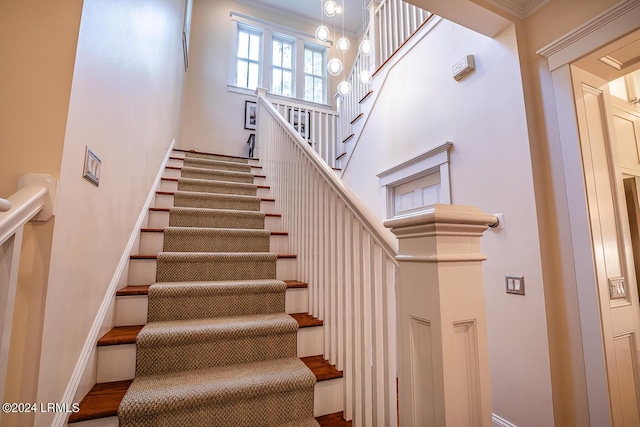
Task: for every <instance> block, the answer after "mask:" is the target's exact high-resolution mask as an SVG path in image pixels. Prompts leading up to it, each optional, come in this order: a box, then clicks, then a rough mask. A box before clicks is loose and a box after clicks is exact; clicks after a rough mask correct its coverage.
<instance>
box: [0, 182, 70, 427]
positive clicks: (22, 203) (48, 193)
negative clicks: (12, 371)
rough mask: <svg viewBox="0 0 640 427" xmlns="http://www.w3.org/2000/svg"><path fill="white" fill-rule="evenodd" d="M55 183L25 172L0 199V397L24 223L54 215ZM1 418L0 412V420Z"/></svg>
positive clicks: (8, 345)
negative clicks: (10, 191) (9, 192)
mask: <svg viewBox="0 0 640 427" xmlns="http://www.w3.org/2000/svg"><path fill="white" fill-rule="evenodd" d="M57 184H58V181H57V180H56V179H55V178H54V177H53V176H51V175H44V174H26V175H23V176H21V177H20V179H19V180H18V191H17V192H16V193H15V194H13V195H12V196H10V197H9V198H8V199H7V200H5V199H0V205H1V206H2V207H3V211H2V212H0V334H1V335H0V338H1V341H0V396H1V395H4V386H5V382H6V378H7V364H8V361H9V348H10V342H11V327H12V323H13V308H14V305H15V296H16V287H17V283H18V267H19V264H20V249H21V247H22V235H23V230H24V225H25V224H26V223H27V222H29V221H31V220H36V221H48V220H49V219H50V218H51V217H52V216H53V215H54V212H55V195H56V189H57ZM4 202H6V203H4ZM5 207H8V209H6V210H4V208H5ZM3 402H4V400H3ZM1 417H2V414H1V413H0V421H1Z"/></svg>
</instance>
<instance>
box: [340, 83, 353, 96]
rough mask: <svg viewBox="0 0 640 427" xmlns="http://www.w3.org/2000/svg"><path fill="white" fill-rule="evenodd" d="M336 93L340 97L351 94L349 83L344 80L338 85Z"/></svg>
mask: <svg viewBox="0 0 640 427" xmlns="http://www.w3.org/2000/svg"><path fill="white" fill-rule="evenodd" d="M338 93H339V94H340V96H347V95H349V94H350V93H351V83H349V82H348V81H346V80H343V81H341V82H340V83H338Z"/></svg>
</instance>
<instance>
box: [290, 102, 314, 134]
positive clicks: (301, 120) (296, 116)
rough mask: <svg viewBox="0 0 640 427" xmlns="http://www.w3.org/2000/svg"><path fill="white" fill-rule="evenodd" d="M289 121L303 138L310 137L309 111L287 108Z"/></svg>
mask: <svg viewBox="0 0 640 427" xmlns="http://www.w3.org/2000/svg"><path fill="white" fill-rule="evenodd" d="M289 123H291V126H293V128H294V129H295V130H296V131H298V133H300V136H302V138H303V139H310V138H311V113H310V112H309V111H307V110H298V109H293V108H289Z"/></svg>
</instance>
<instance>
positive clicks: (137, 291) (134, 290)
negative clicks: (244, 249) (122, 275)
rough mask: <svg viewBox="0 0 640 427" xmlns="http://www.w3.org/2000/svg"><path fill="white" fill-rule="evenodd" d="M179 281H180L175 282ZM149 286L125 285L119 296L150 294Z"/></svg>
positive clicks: (293, 283)
mask: <svg viewBox="0 0 640 427" xmlns="http://www.w3.org/2000/svg"><path fill="white" fill-rule="evenodd" d="M283 282H285V283H286V284H287V289H300V288H307V287H308V286H309V285H308V284H307V283H305V282H301V281H299V280H283ZM174 283H178V282H174ZM149 286H151V285H135V286H125V287H124V288H121V289H119V290H118V291H117V292H116V295H117V296H131V295H149Z"/></svg>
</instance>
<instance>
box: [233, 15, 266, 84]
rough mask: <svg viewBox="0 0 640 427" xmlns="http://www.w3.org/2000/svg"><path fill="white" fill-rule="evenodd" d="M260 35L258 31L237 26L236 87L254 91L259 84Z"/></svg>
mask: <svg viewBox="0 0 640 427" xmlns="http://www.w3.org/2000/svg"><path fill="white" fill-rule="evenodd" d="M261 44H262V33H261V32H260V30H258V29H254V28H250V27H246V26H239V27H238V38H237V50H236V85H237V86H238V87H242V88H247V89H252V90H255V89H256V88H257V87H258V85H259V84H260V72H261V70H260V56H261V55H260V53H261Z"/></svg>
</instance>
